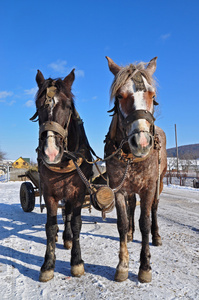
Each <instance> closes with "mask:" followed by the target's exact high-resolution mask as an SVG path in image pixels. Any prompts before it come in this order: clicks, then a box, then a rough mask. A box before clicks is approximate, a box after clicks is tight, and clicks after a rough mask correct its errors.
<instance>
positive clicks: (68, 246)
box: [64, 241, 73, 250]
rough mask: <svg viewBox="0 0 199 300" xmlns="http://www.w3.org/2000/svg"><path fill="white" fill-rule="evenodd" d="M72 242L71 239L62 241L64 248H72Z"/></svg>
mask: <svg viewBox="0 0 199 300" xmlns="http://www.w3.org/2000/svg"><path fill="white" fill-rule="evenodd" d="M72 245H73V242H72V241H64V248H66V249H67V250H70V249H72Z"/></svg>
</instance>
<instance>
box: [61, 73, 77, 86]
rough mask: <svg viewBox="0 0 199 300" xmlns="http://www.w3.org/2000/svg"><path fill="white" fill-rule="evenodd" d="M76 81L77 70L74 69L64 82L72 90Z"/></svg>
mask: <svg viewBox="0 0 199 300" xmlns="http://www.w3.org/2000/svg"><path fill="white" fill-rule="evenodd" d="M74 80H75V69H73V70H72V71H71V72H70V74H68V75H67V76H66V77H65V78H64V80H63V82H64V83H65V84H66V85H67V86H70V88H71V86H72V84H73V81H74Z"/></svg>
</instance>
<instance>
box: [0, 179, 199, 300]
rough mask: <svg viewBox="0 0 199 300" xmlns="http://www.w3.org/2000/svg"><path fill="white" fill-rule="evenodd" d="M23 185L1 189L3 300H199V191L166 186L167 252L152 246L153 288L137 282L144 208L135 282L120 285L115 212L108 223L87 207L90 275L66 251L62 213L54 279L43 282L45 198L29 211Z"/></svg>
mask: <svg viewBox="0 0 199 300" xmlns="http://www.w3.org/2000/svg"><path fill="white" fill-rule="evenodd" d="M20 185H21V182H7V183H0V226H1V229H0V282H1V288H0V299H16V300H19V299H20V300H21V299H23V300H27V299H75V300H76V299H88V300H90V299H92V300H94V299H194V300H195V299H199V190H196V189H193V188H187V187H184V188H180V189H179V188H176V186H172V185H170V186H168V187H167V186H165V187H164V192H163V194H162V195H161V200H160V205H159V210H158V220H159V227H160V234H161V237H162V241H163V246H161V247H154V246H152V245H151V238H150V250H151V266H152V275H153V279H152V282H151V283H149V284H141V283H139V282H138V280H137V273H138V269H139V255H140V247H141V243H140V241H141V235H140V231H139V226H138V219H139V211H140V208H139V206H137V208H136V231H135V235H134V236H135V239H134V242H132V243H129V244H128V249H129V255H130V261H129V278H128V279H127V280H126V281H125V282H122V283H117V282H114V273H115V268H116V266H117V263H118V250H119V238H118V232H117V225H116V213H115V210H114V211H113V212H111V213H109V214H108V215H107V219H106V221H105V222H104V221H102V218H101V214H100V212H98V211H96V210H95V209H94V208H92V211H91V214H90V213H89V212H88V209H83V211H82V220H83V226H82V231H81V239H80V241H81V250H82V258H83V259H84V262H85V271H86V273H85V275H84V276H82V277H81V278H74V277H71V274H70V251H68V250H65V249H64V248H63V243H62V232H63V222H62V217H61V210H59V212H58V223H59V229H60V232H59V241H58V242H57V244H56V257H57V260H56V267H55V276H54V278H53V279H52V280H51V281H49V282H47V283H41V282H39V281H38V278H39V271H40V267H41V265H42V263H43V258H44V254H45V245H46V236H45V222H46V213H45V212H43V213H41V212H40V208H39V199H38V198H36V199H37V200H36V207H35V209H34V210H33V212H31V213H25V212H23V210H22V209H21V205H20V200H19V189H20Z"/></svg>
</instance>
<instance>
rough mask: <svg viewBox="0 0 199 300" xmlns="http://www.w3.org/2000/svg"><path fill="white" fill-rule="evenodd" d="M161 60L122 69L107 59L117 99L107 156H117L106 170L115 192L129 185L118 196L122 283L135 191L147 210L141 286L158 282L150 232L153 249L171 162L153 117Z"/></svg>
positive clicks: (143, 226)
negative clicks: (150, 236) (157, 71)
mask: <svg viewBox="0 0 199 300" xmlns="http://www.w3.org/2000/svg"><path fill="white" fill-rule="evenodd" d="M156 59H157V58H154V59H152V60H151V61H150V62H149V64H148V65H147V66H146V64H144V63H140V64H136V65H132V64H131V65H128V66H126V67H120V66H118V65H117V64H115V63H114V62H113V60H112V59H110V58H109V57H107V60H108V64H109V69H110V71H111V72H112V73H113V75H114V76H115V78H114V81H113V84H112V87H111V98H115V106H114V109H113V110H112V112H113V114H114V115H113V119H112V122H111V125H110V128H109V132H108V134H107V137H106V144H105V157H108V156H110V155H111V154H113V153H114V152H115V153H116V155H115V156H113V157H111V158H110V159H108V160H107V163H106V167H107V174H108V177H109V183H110V187H111V188H112V189H117V187H118V186H120V184H121V182H123V185H122V187H121V188H120V189H119V191H118V192H117V193H116V195H115V198H116V199H115V200H116V209H117V225H118V231H119V235H120V252H119V264H118V266H117V269H116V274H115V280H116V281H123V280H126V279H127V278H128V265H129V254H128V249H127V240H128V241H129V240H133V231H134V211H135V206H136V198H135V195H134V194H135V193H137V194H139V196H140V209H141V214H140V219H139V225H140V231H141V234H142V249H141V254H140V268H139V274H138V279H139V281H140V282H150V281H151V279H152V272H151V266H150V256H151V255H150V250H149V233H150V231H151V233H152V243H153V245H155V246H159V245H161V244H162V243H161V237H160V235H159V232H158V224H157V207H158V201H159V194H160V193H161V192H162V189H163V177H164V174H165V172H166V168H167V163H166V137H165V134H164V132H163V130H162V129H160V128H159V127H157V126H155V125H154V121H155V118H154V116H153V114H154V105H157V102H156V101H155V92H156V89H155V85H154V80H153V77H152V76H153V73H154V72H155V69H156ZM121 146H122V147H121ZM118 148H121V151H119V152H118V151H117V149H118ZM126 207H128V209H126ZM129 216H130V219H129V218H128V217H129ZM151 217H152V223H151ZM129 221H130V223H129Z"/></svg>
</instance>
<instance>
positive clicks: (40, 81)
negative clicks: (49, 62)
mask: <svg viewBox="0 0 199 300" xmlns="http://www.w3.org/2000/svg"><path fill="white" fill-rule="evenodd" d="M44 81H45V78H44V76H43V74H42V73H41V71H39V70H37V75H36V82H37V85H38V87H39V88H40V87H41V86H42V84H43V83H44Z"/></svg>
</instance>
